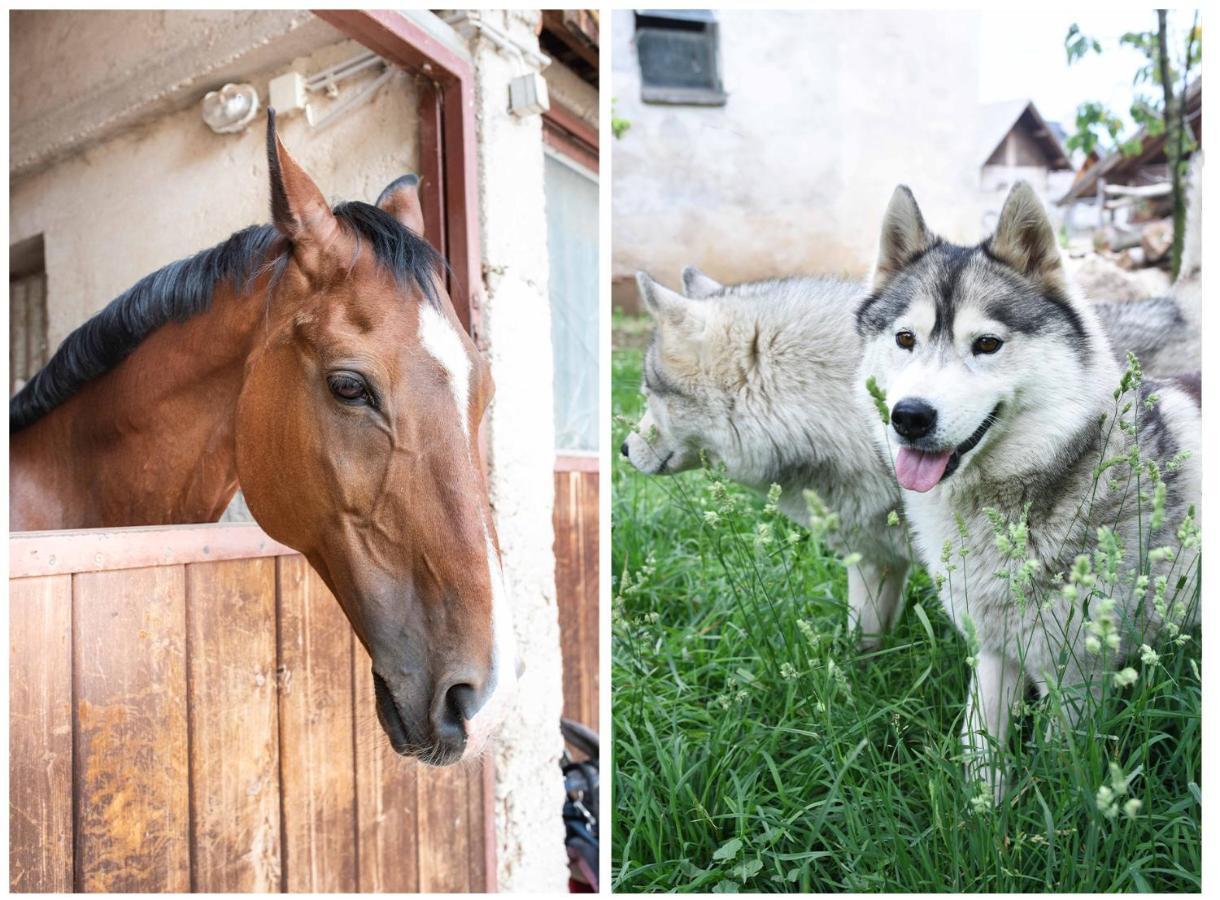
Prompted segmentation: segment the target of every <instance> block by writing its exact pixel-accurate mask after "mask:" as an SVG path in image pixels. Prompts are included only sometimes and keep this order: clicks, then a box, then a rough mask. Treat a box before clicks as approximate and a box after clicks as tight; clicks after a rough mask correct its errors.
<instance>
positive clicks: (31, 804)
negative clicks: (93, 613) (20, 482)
mask: <svg viewBox="0 0 1220 900" xmlns="http://www.w3.org/2000/svg"><path fill="white" fill-rule="evenodd" d="M8 837H9V886H10V888H11V890H12V891H14V892H21V893H25V892H31V891H55V892H62V891H71V890H72V852H73V846H72V577H71V576H70V575H54V576H49V577H44V578H19V579H16V580H14V581H12V582H10V585H9V835H8Z"/></svg>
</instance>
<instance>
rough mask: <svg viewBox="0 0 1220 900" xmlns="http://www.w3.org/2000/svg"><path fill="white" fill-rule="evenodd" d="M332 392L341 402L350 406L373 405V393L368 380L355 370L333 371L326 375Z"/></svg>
mask: <svg viewBox="0 0 1220 900" xmlns="http://www.w3.org/2000/svg"><path fill="white" fill-rule="evenodd" d="M326 384H327V385H328V386H329V387H330V392H331V393H332V394H334V396H335V399H336V400H338V401H339V402H340V403H346V404H348V405H350V406H363V405H366V404H367V405H370V406H371V405H372V399H373V398H372V394H371V393H370V392H369V386H368V384H367V382H365V380H364V379H363V378H361V377H360V376H359V375H356V374H355V373H353V372H331V373H330V374H329V375H327V376H326Z"/></svg>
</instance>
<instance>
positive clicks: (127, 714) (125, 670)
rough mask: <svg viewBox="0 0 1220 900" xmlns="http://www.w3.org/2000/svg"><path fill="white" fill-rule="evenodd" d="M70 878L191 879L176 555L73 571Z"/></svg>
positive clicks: (88, 882) (114, 885)
mask: <svg viewBox="0 0 1220 900" xmlns="http://www.w3.org/2000/svg"><path fill="white" fill-rule="evenodd" d="M73 604H74V620H75V621H74V632H75V633H74V638H73V645H74V654H73V655H74V659H73V666H74V672H75V675H74V677H75V681H76V703H77V709H76V712H77V716H78V719H79V723H78V737H77V745H76V753H75V767H76V785H77V792H78V796H77V813H76V816H77V828H78V830H77V837H76V856H77V872H78V873H79V875H78V878H77V885H76V887H77V889H78V890H85V891H140V892H143V891H185V890H188V889H189V888H190V853H189V843H190V842H189V823H188V805H189V803H188V788H187V774H188V765H187V706H186V665H185V643H186V642H185V632H186V616H185V605H184V604H185V573H184V570H183V567H182V566H163V567H159V568H153V569H130V570H128V571H123V572H96V573H90V574H84V575H76V576H74V585H73Z"/></svg>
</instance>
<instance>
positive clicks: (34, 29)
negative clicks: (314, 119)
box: [9, 9, 343, 175]
mask: <svg viewBox="0 0 1220 900" xmlns="http://www.w3.org/2000/svg"><path fill="white" fill-rule="evenodd" d="M341 40H343V35H342V34H340V33H339V32H338V31H336V30H335V29H334V28H332V27H331V26H330V25H328V24H326V23H325V22H323V21H322V20H321V19H319V18H317V17H316V16H314V15H313V14H312V13H310V12H308V11H306V10H291V9H280V10H236V11H234V10H173V11H168V12H167V11H163V10H104V11H101V10H92V11H91V10H80V9H76V10H19V11H15V12H13V13H12V15H11V17H10V51H11V57H12V58H11V60H10V71H11V72H19V73H21V77H19V78H16V79H14V80H13V82H12V84H11V86H10V95H9V102H10V128H11V133H10V139H9V153H10V159H9V167H10V172H12V173H14V174H18V175H25V174H28V173H29V172H31V171H34V170H36V169H38V168H41V167H42V166H43V165H45V164H46V163H48V162H53V161H55V160H58V159H62V158H64V157H66V156H68V155H70V154H71V153H73V152H76V151H78V150H80V149H81V148H82V147H83V145H85V144H86V143H99V142H101V141H105V140H107V139H109V138H110V137H113V136H114V134H115V132H116V131H118V130H120V129H122V128H128V127H132V126H134V125H139V124H144V123H147V122H150V121H152V120H154V119H157V118H160V117H161V116H163V115H166V114H167V113H170V112H175V111H177V110H179V109H183V108H185V107H187V106H190V105H192V104H193V103H196V102H197V101H198V100H199V98H200V97H202V96H203V94H204V93H205V92H206V91H208V90H210V89H211V88H215V87H219V86H220V85H222V84H224V83H225V82H226V81H232V80H234V79H241V78H244V77H246V76H248V75H249V74H250V73H251V72H257V71H261V70H265V69H270V68H273V67H275V66H277V65H282V64H284V63H286V62H288V61H290V60H292V59H294V58H296V57H301V56H307V55H309V54H310V53H313V52H314V51H316V50H319V49H321V48H322V47H325V46H328V45H330V44H334V43H337V42H339V41H341Z"/></svg>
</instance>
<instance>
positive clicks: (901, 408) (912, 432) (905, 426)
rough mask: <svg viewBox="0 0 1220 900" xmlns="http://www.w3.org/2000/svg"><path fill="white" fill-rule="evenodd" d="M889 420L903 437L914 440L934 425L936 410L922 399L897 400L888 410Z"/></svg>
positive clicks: (930, 429)
mask: <svg viewBox="0 0 1220 900" xmlns="http://www.w3.org/2000/svg"><path fill="white" fill-rule="evenodd" d="M890 421H891V422H893V423H894V430H895V431H897V432H898V433H899V434H900V435H902V436H903V437H904V438H909V439H911V440H916V439H918V438H921V437H924V436H925V435H927V434H928V433H929V432H931V431H932V429H933V428H935V427H936V410H935V409H934V408H933V407H932V406H931V405H930V404H928V403H926V402H924V401H923V400H917V399H906V400H899V401H898V402H897V403H895V404H894V408H893V409H892V410H890Z"/></svg>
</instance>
